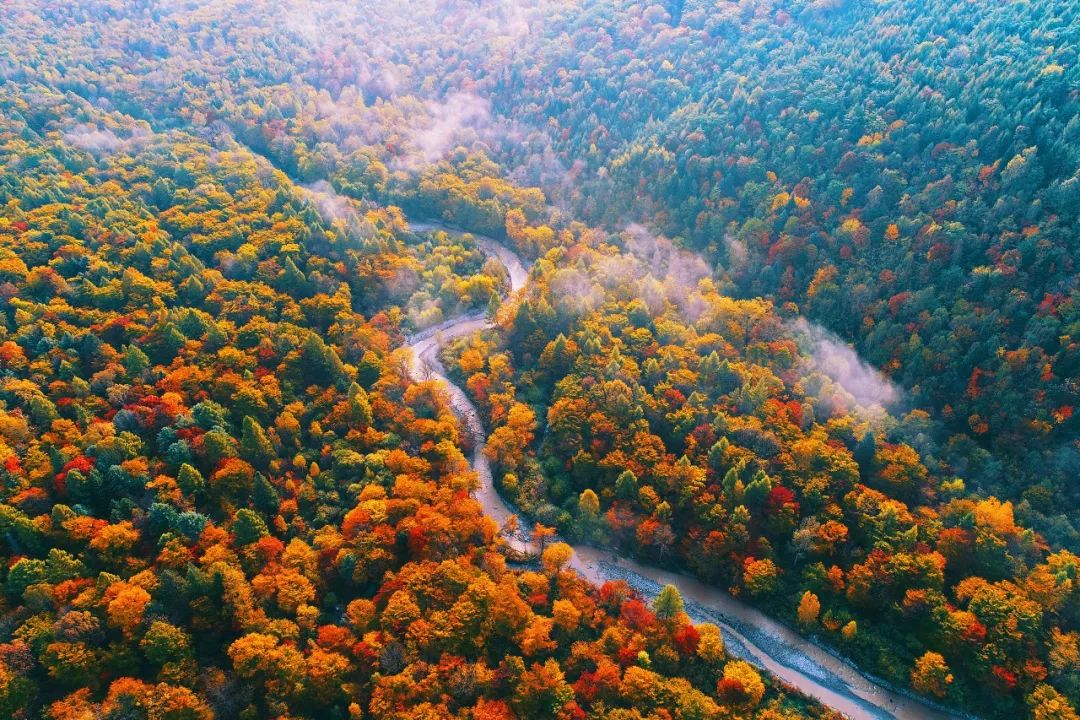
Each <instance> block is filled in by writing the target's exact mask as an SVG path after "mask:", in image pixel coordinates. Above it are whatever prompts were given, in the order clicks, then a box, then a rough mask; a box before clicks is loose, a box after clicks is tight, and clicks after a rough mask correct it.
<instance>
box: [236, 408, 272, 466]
mask: <svg viewBox="0 0 1080 720" xmlns="http://www.w3.org/2000/svg"><path fill="white" fill-rule="evenodd" d="M240 454H241V456H242V457H243V458H244V459H245V460H247V461H248V462H250V463H251V464H252V465H254V466H255V467H257V468H262V469H265V468H266V467H267V465H269V464H270V461H271V460H273V459H274V458H275V457H276V456H277V453H276V452H275V451H274V445H273V443H271V442H270V438H269V437H267V435H266V431H265V430H263V427H262V425H260V424H259V422H258V421H257V420H256V419H255V418H253V417H251V416H250V415H245V416H244V422H243V429H242V434H241V436H240Z"/></svg>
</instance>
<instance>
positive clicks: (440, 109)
mask: <svg viewBox="0 0 1080 720" xmlns="http://www.w3.org/2000/svg"><path fill="white" fill-rule="evenodd" d="M425 104H426V111H427V112H426V115H422V116H419V117H418V118H417V120H415V121H414V122H413V123H412V124H411V126H410V127H409V129H408V131H407V135H406V138H405V140H406V149H405V152H404V153H403V154H402V155H400V156H399V157H397V158H396V159H395V161H394V164H395V166H396V167H397V168H398V169H403V170H409V171H417V170H421V169H423V168H424V167H426V166H429V165H432V164H434V163H437V162H438V161H439V160H442V159H443V158H444V157H446V155H447V153H448V152H449V151H450V150H453V149H454V148H456V147H458V146H459V145H465V144H470V143H472V142H474V141H476V140H478V139H480V137H481V136H482V135H491V134H492V133H493V131H494V123H493V121H492V117H491V103H490V102H489V101H488V100H487V99H485V98H482V97H480V96H479V95H476V94H474V93H470V92H457V93H454V94H452V95H449V96H447V97H446V98H445V99H444V100H429V101H427V102H426V103H425Z"/></svg>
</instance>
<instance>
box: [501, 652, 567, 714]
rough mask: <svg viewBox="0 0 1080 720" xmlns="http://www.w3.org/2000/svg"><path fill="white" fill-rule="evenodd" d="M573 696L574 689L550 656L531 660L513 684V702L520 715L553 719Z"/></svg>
mask: <svg viewBox="0 0 1080 720" xmlns="http://www.w3.org/2000/svg"><path fill="white" fill-rule="evenodd" d="M573 699H574V691H573V689H572V688H571V687H570V686H569V685H568V684H567V683H566V677H565V676H564V675H563V671H562V668H560V667H559V664H558V663H557V662H556V661H555V660H554V659H549V660H547V661H545V662H544V664H543V665H541V664H539V663H534V664H533V666H532V667H531V668H529V669H528V670H526V671H525V672H524V673H523V674H522V676H521V679H520V680H519V681H518V682H517V683H516V684H515V686H514V700H513V705H514V710H516V711H517V713H518V715H519V716H520V717H527V718H549V719H551V720H554V719H555V718H557V717H560V714H561V711H562V709H563V708H564V707H565V706H566V705H567V704H569V703H570V702H572V701H573Z"/></svg>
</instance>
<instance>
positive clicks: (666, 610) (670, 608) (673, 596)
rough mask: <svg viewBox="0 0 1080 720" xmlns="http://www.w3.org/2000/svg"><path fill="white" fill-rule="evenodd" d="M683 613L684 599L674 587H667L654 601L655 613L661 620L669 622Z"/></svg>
mask: <svg viewBox="0 0 1080 720" xmlns="http://www.w3.org/2000/svg"><path fill="white" fill-rule="evenodd" d="M682 611H683V599H682V595H680V594H679V589H678V588H677V587H675V586H674V585H665V586H664V587H663V589H662V590H661V591H660V594H659V595H657V596H656V600H654V601H653V612H654V613H656V617H658V618H660V619H661V620H665V621H669V620H673V619H674V618H676V617H678V616H679V614H681V613H682Z"/></svg>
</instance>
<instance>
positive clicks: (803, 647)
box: [409, 222, 967, 720]
mask: <svg viewBox="0 0 1080 720" xmlns="http://www.w3.org/2000/svg"><path fill="white" fill-rule="evenodd" d="M411 227H412V229H413V230H415V231H417V232H429V231H433V230H445V231H446V232H449V233H459V232H460V231H458V230H455V229H453V228H450V227H447V226H444V225H441V224H438V223H428V222H415V223H412V225H411ZM474 237H475V238H476V241H477V244H478V245H479V247H480V249H481V250H483V252H484V253H486V254H487V255H489V256H491V257H496V258H498V259H499V261H500V262H502V263H503V265H504V266H505V267H506V269H507V272H508V274H509V276H510V284H511V292H512V293H516V292H517V291H519V290H521V289H522V288H523V287H524V286H525V284H526V283H527V282H528V271H527V270H526V269H525V267H524V265H523V264H522V263H521V260H520V259H519V258H518V257H517V255H515V254H514V253H513V252H512V251H511V250H510V249H509V248H507V247H506V246H504V245H502V244H501V243H499V242H498V241H496V240H494V239H492V238H488V237H482V236H474ZM487 325H488V322H487V320H486V318H485V317H484V314H483V313H482V312H473V313H467V314H464V315H461V316H459V317H457V318H453V319H450V320H447V321H445V322H443V323H441V324H439V325H437V326H435V327H433V328H428V329H427V330H424V331H421V332H419V333H416V334H415V335H413V336H411V337H410V338H409V347H410V348H411V349H412V351H413V364H412V367H411V375H412V377H413V379H414V380H418V381H419V380H428V379H438V380H441V381H442V382H444V383H445V384H446V387H447V392H448V395H449V398H450V404H451V406H452V408H453V410H454V412H455V414H456V415H457V416H458V418H459V419H460V421H461V422H462V424H463V425H464V427H465V430H466V432H468V433H469V435H470V436H471V437H472V439H473V442H474V450H473V457H472V461H471V462H472V466H473V469H474V470H475V471H476V473H477V475H478V476H479V486H478V487H477V489H476V491H475V492H474V496H475V497H476V499H477V500H478V501H479V502H480V504H481V505H482V506H483V508H484V512H485V513H486V514H487V515H488V516H489V517H491V518H492V519H493V520H494V521H495V522H496V523H498V524H499V526H500V527H501V526H502V525H503V523H505V522H506V520H507V518H509V517H510V516H511V515H514V514H516V513H515V511H514V510H513V509H512V508H511V507H510V506H509V505H508V504H507V503H506V501H505V500H503V498H502V497H501V496H500V495H499V494H498V492H497V491H496V490H495V485H494V483H493V481H492V475H491V466H490V465H489V463H488V460H487V457H486V456H485V455H484V447H485V445H486V441H487V433H486V431H485V429H484V426H483V423H482V422H481V421H480V415H479V413H478V412H477V409H476V406H475V405H473V403H472V401H471V400H469V398H468V396H467V395H466V394H465V391H464V390H462V389H461V388H460V387H459V386H457V385H456V384H454V383H453V382H452V381H451V380H450V379H449V378H447V375H446V369H445V368H444V367H443V365H442V362H440V360H439V358H438V353H439V349H440V348H441V346H442V345H443V343H445V342H447V341H449V340H452V339H453V338H457V337H461V336H464V335H469V334H471V333H474V332H476V331H478V330H481V329H483V328H484V327H486V326H487ZM523 524H524V523H523ZM507 542H508V543H510V545H511V546H512V547H514V548H515V549H518V550H522V551H534V550H535V548H534V546H533V544H532V542H531V541H530V539H529V538H528V537H527V536H522V537H516V538H511V539H509V540H508V541H507ZM573 548H574V558H573V560H572V561H571V566H572V567H573V568H574V569H575V570H577V571H578V572H579V573H581V575H582V576H584V577H585V578H587V579H588V580H590V581H591V582H593V583H596V584H598V585H600V584H603V583H604V582H605V581H608V580H626V581H627V582H628V583H629V584H630V585H631V586H633V587H634V588H635V589H637V590H638V591H639V592H641V593H642V594H643V595H644V596H646V597H648V598H650V599H651V598H652V597H655V595H656V594H657V593H658V592H659V591H660V588H662V587H663V586H664V585H667V584H671V585H674V586H675V587H677V588H678V589H679V592H680V593H681V594H682V596H683V599H684V601H685V603H686V610H687V612H688V613H689V614H690V616H691V617H692V618H693V619H694V620H695V621H696V622H712V623H715V624H716V625H719V626H720V628H721V630H722V631H723V634H724V641H725V644H726V646H727V649H728V652H729V653H731V654H732V655H734V656H737V657H739V658H743V659H745V660H748V661H750V662H752V663H753V664H755V665H757V666H758V667H760V668H763V669H764V670H767V671H768V672H769V673H771V674H772V675H774V676H775V677H777V678H779V679H780V680H782V681H783V682H785V683H787V684H789V685H791V686H793V687H795V688H797V689H798V690H800V691H801V692H803V693H805V694H806V695H809V696H810V697H813V698H815V699H817V700H818V701H820V702H821V703H823V704H824V705H827V706H829V707H831V708H833V709H835V710H837V711H839V712H841V713H843V714H845V715H848V716H849V717H853V718H897V719H898V720H904V719H911V720H922V719H938V718H942V719H943V718H964V717H967V716H965V715H961V714H959V713H955V712H951V711H948V710H945V709H942V708H938V707H935V706H933V705H931V704H930V703H928V702H926V701H924V700H921V699H919V698H916V697H911V696H908V695H904V694H901V693H897V692H895V691H893V690H890V689H888V688H886V687H884V686H883V685H882V684H880V683H879V682H877V681H875V680H874V679H873V678H871V677H869V676H867V675H865V674H863V673H862V672H860V671H859V670H857V669H856V668H855V667H853V666H852V665H851V664H850V663H848V662H847V661H845V660H843V659H841V658H839V657H837V656H835V655H833V654H832V653H831V652H829V651H827V650H825V649H823V648H821V647H820V646H818V645H816V644H814V643H813V642H811V641H810V640H807V639H806V638H804V637H802V636H801V635H799V634H798V633H797V632H795V631H794V630H792V629H791V628H789V627H787V626H786V625H784V624H782V623H779V622H777V621H775V620H773V619H771V618H769V617H768V616H766V615H765V614H764V613H762V612H761V611H759V610H757V609H755V608H753V607H751V606H750V605H748V604H747V603H745V602H743V601H741V600H737V599H736V598H734V597H732V596H731V595H730V594H728V593H726V592H724V591H723V590H721V589H719V588H716V587H713V586H710V585H706V584H705V583H703V582H701V581H700V580H697V579H695V578H692V577H690V576H688V575H684V574H682V573H676V572H671V571H668V570H662V569H660V568H657V567H652V566H650V565H645V564H642V563H639V562H636V561H634V560H631V559H629V558H625V557H620V556H617V555H614V554H613V553H611V552H610V551H604V550H600V549H597V548H594V547H591V546H587V545H574V546H573Z"/></svg>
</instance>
